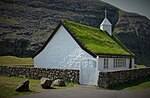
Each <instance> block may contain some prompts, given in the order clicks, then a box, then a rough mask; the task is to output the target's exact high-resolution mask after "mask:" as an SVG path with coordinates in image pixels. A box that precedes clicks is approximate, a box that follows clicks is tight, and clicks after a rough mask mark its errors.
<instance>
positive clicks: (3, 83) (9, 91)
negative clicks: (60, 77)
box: [0, 76, 78, 98]
mask: <svg viewBox="0 0 150 98" xmlns="http://www.w3.org/2000/svg"><path fill="white" fill-rule="evenodd" d="M25 80H26V79H25V78H16V77H6V76H0V98H10V97H12V96H16V95H26V94H31V93H40V92H47V91H50V90H53V89H42V87H41V86H40V80H34V79H28V80H29V81H30V85H29V89H30V90H31V92H23V93H21V92H16V91H15V89H16V87H17V86H18V85H19V84H20V83H22V82H23V81H25ZM77 85H78V84H76V83H66V87H56V86H55V87H54V89H64V88H68V87H75V86H77Z"/></svg>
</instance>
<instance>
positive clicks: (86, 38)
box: [63, 20, 134, 56]
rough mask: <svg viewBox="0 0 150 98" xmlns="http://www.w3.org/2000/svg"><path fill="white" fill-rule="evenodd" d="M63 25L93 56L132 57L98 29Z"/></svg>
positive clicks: (112, 38) (113, 38) (76, 24)
mask: <svg viewBox="0 0 150 98" xmlns="http://www.w3.org/2000/svg"><path fill="white" fill-rule="evenodd" d="M63 24H64V25H65V26H66V27H67V29H68V30H69V31H70V32H71V33H72V35H73V36H74V37H75V38H76V39H77V40H78V41H79V42H80V43H81V45H82V46H83V47H84V48H86V49H88V50H89V51H91V52H93V53H95V54H105V55H107V54H109V55H111V54H113V55H128V56H134V54H133V53H132V52H130V51H129V50H128V49H127V48H126V47H124V46H123V45H122V44H121V42H120V41H118V40H117V39H116V38H115V37H114V36H110V35H109V34H108V33H107V32H104V31H102V30H100V29H99V28H93V27H90V26H86V25H82V24H78V23H74V22H71V21H66V20H65V21H63Z"/></svg>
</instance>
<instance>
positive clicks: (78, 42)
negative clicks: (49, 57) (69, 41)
mask: <svg viewBox="0 0 150 98" xmlns="http://www.w3.org/2000/svg"><path fill="white" fill-rule="evenodd" d="M61 25H62V26H63V27H64V28H65V29H66V30H67V32H68V33H69V34H70V36H71V37H72V38H73V39H74V40H75V41H76V43H77V44H78V45H79V46H80V47H81V48H82V49H83V50H84V51H86V52H87V53H89V54H90V55H91V56H93V57H96V56H97V55H96V54H94V53H93V52H91V51H89V50H88V49H86V48H84V47H83V46H82V44H81V42H80V41H78V40H77V39H76V38H75V37H74V36H73V34H72V33H71V32H70V31H69V30H68V28H67V27H66V26H65V25H64V24H63V22H62V21H60V23H59V24H58V26H57V27H56V29H55V30H54V31H53V33H52V34H51V35H50V37H49V38H48V39H47V41H46V42H45V44H44V45H43V46H42V47H41V48H40V49H39V50H37V52H36V53H35V54H34V55H33V56H32V58H34V57H35V56H37V55H38V54H39V53H40V52H41V51H42V50H43V49H44V48H45V47H46V46H47V44H48V43H49V42H50V40H51V39H52V38H53V36H54V35H55V34H56V32H57V31H58V29H59V28H60V26H61Z"/></svg>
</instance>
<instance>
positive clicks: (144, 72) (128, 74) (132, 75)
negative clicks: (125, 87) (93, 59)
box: [98, 68, 150, 88]
mask: <svg viewBox="0 0 150 98" xmlns="http://www.w3.org/2000/svg"><path fill="white" fill-rule="evenodd" d="M145 77H150V68H140V69H129V70H120V71H111V72H99V79H98V86H99V87H103V88H109V87H112V86H114V85H118V84H121V83H125V82H129V81H132V80H136V79H140V78H141V79H142V78H145Z"/></svg>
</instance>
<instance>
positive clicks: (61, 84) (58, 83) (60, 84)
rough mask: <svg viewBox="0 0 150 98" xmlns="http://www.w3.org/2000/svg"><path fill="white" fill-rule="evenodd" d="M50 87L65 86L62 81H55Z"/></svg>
mask: <svg viewBox="0 0 150 98" xmlns="http://www.w3.org/2000/svg"><path fill="white" fill-rule="evenodd" d="M52 86H66V85H65V82H64V81H63V80H62V79H56V80H54V81H53V83H52Z"/></svg>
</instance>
